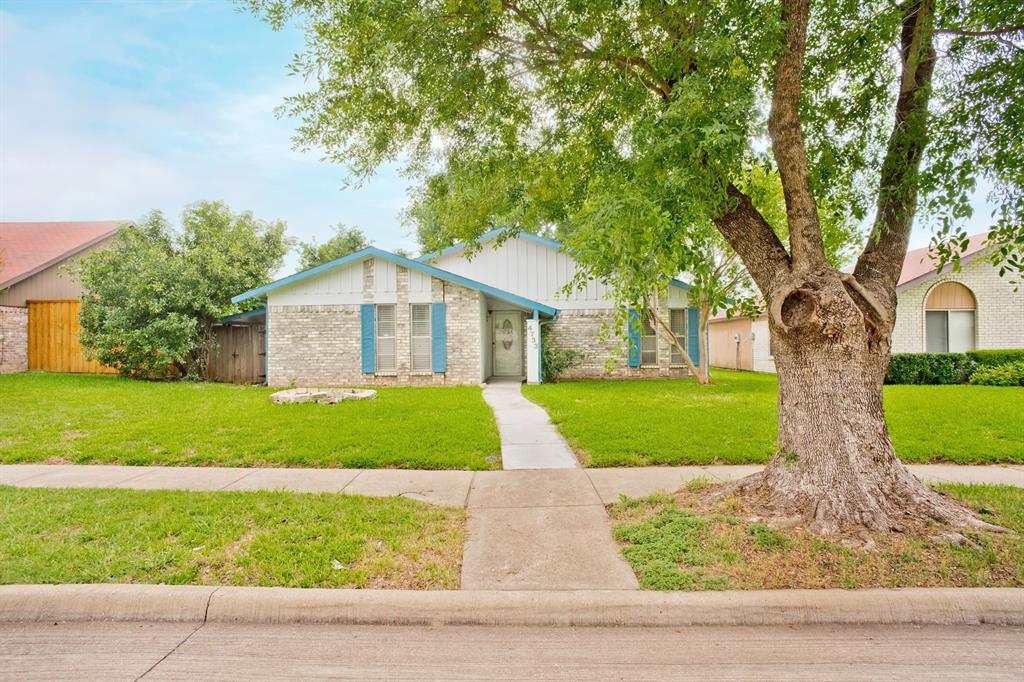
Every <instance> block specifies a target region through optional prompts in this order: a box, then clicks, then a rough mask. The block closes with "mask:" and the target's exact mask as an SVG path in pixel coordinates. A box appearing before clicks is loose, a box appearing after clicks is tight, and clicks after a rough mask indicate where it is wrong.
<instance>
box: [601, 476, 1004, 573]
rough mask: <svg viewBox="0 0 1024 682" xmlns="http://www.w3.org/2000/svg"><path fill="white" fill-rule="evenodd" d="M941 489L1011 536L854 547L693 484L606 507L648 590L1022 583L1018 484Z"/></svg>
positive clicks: (910, 538) (905, 537) (924, 537)
mask: <svg viewBox="0 0 1024 682" xmlns="http://www.w3.org/2000/svg"><path fill="white" fill-rule="evenodd" d="M939 489H940V490H942V491H943V492H945V493H947V494H950V495H953V496H954V497H956V498H958V499H960V500H962V501H963V502H965V503H967V504H969V505H970V506H971V507H973V508H974V509H975V510H977V511H978V512H979V514H980V515H981V517H982V518H983V519H984V520H986V521H988V522H990V523H995V524H998V525H1001V526H1003V527H1005V528H1008V529H1010V530H1011V532H1010V533H1005V534H997V533H984V532H966V533H965V534H966V535H967V536H968V537H969V538H970V539H971V540H972V541H973V543H974V545H973V546H971V545H962V546H954V545H950V544H946V543H941V542H935V541H932V540H929V539H928V537H929V536H930V535H932V534H933V533H932V532H930V531H933V530H934V531H937V530H939V529H938V528H934V529H932V528H928V527H926V526H922V527H921V528H920V529H917V531H916V532H914V533H904V534H898V533H893V534H891V535H889V536H885V537H881V538H879V539H878V540H877V545H876V547H875V548H874V549H870V550H865V549H851V548H848V547H845V546H843V545H842V544H841V543H840V542H838V541H832V540H825V539H822V538H819V537H817V536H814V535H811V534H809V533H806V532H803V531H800V530H774V529H772V528H769V527H768V526H766V525H763V524H759V523H751V522H749V521H748V520H747V518H748V516H747V515H746V514H744V513H743V510H742V509H740V508H739V506H738V504H737V502H736V500H734V499H726V500H722V501H720V502H718V503H715V504H708V503H705V502H704V501H703V498H702V496H701V493H700V491H697V490H694V489H683V490H681V491H680V492H678V493H676V494H675V495H672V496H669V495H656V496H651V497H647V498H642V499H633V498H625V497H624V498H623V499H622V500H621V501H620V502H618V503H617V504H614V505H612V506H611V513H612V518H613V520H614V521H615V529H614V533H615V538H616V539H617V540H618V541H619V542H620V544H621V545H622V553H623V555H624V556H625V557H626V560H627V561H629V563H630V565H631V566H632V567H633V570H634V571H635V572H636V574H637V578H638V579H639V581H640V585H641V587H643V588H645V589H650V590H722V589H740V590H760V589H795V588H808V589H819V588H866V587H939V586H946V587H983V586H984V587H1010V586H1013V587H1020V586H1024V540H1022V538H1021V533H1022V532H1024V489H1021V488H1017V487H1014V486H995V485H961V484H955V485H945V486H941V487H940V488H939ZM961 532H963V531H961Z"/></svg>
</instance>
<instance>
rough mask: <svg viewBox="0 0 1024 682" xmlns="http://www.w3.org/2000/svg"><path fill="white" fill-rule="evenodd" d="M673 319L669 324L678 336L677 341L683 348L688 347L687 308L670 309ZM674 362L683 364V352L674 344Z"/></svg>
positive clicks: (674, 334)
mask: <svg viewBox="0 0 1024 682" xmlns="http://www.w3.org/2000/svg"><path fill="white" fill-rule="evenodd" d="M669 313H670V316H671V318H672V319H671V320H670V321H669V326H670V327H671V328H672V335H673V336H675V337H676V342H677V343H678V344H679V346H680V347H681V348H686V309H685V308H674V309H672V310H670V311H669ZM672 364H673V365H681V364H683V354H682V353H680V352H679V349H678V348H676V347H675V346H672Z"/></svg>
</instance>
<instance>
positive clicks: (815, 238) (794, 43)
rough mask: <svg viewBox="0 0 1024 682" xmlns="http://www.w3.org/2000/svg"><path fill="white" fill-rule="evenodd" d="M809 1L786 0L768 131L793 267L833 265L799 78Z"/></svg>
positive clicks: (805, 43)
mask: <svg viewBox="0 0 1024 682" xmlns="http://www.w3.org/2000/svg"><path fill="white" fill-rule="evenodd" d="M809 13H810V0H783V3H782V20H783V22H785V24H786V32H785V37H784V40H783V48H782V52H781V53H780V54H779V58H778V61H776V64H775V79H774V83H773V89H772V110H771V114H770V116H769V117H768V132H769V134H770V135H771V138H772V153H773V154H774V155H775V162H776V164H777V165H778V167H779V176H780V178H781V179H782V190H783V194H784V195H785V198H786V217H787V221H788V223H789V248H790V251H791V252H792V255H793V269H794V270H798V271H809V270H817V269H820V268H823V267H825V266H827V265H828V260H827V259H826V258H825V247H824V244H823V243H822V237H821V224H820V223H819V221H818V207H817V205H816V204H815V202H814V195H813V194H812V193H811V184H810V171H809V170H808V167H807V149H806V146H805V144H804V133H803V127H802V126H801V124H800V111H799V105H800V89H801V87H800V81H801V78H802V77H803V70H804V56H805V52H806V48H807V21H808V15H809Z"/></svg>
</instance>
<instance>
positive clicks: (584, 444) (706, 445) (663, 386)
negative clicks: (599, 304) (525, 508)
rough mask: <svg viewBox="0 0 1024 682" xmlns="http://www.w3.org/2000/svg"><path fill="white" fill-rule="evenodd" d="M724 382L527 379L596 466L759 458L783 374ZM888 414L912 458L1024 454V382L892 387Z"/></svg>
mask: <svg viewBox="0 0 1024 682" xmlns="http://www.w3.org/2000/svg"><path fill="white" fill-rule="evenodd" d="M713 376H714V379H715V381H716V384H715V385H713V386H699V385H697V384H696V383H695V382H693V381H691V380H689V379H676V380H664V381H571V382H564V383H558V384H542V385H539V386H524V387H523V392H524V394H525V395H526V396H527V397H528V398H529V399H530V400H532V401H534V402H536V403H538V404H539V405H541V406H543V407H544V408H545V409H546V410H547V411H548V413H549V414H550V415H551V419H552V420H553V421H554V422H555V424H557V426H558V429H559V431H561V432H562V434H563V435H564V436H565V437H566V438H567V439H568V441H569V443H570V444H571V445H572V446H573V448H574V449H575V450H576V451H577V452H578V453H580V454H581V457H580V459H581V460H582V461H583V462H585V464H586V465H587V466H595V467H609V466H644V465H652V464H665V465H681V464H716V463H717V464H750V463H758V462H765V461H767V460H768V459H769V458H770V457H771V456H772V454H773V452H774V449H775V438H776V425H777V416H776V400H777V383H776V378H775V375H773V374H756V373H753V372H730V371H725V370H716V371H714V372H713ZM885 406H886V418H887V420H888V423H889V429H890V432H891V434H892V439H893V444H894V445H895V447H896V452H897V454H898V455H899V456H900V457H901V458H902V459H903V460H904V461H906V462H955V463H958V464H992V463H996V462H1016V463H1020V462H1024V389H1021V388H1016V387H1001V386H970V385H963V386H886V387H885Z"/></svg>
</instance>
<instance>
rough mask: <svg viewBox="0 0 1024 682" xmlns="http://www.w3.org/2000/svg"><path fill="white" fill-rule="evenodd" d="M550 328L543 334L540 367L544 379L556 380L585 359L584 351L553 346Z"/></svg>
mask: <svg viewBox="0 0 1024 682" xmlns="http://www.w3.org/2000/svg"><path fill="white" fill-rule="evenodd" d="M547 332H548V330H547V329H546V328H545V329H544V332H543V334H542V335H541V350H540V369H541V375H542V378H543V380H544V381H555V380H557V379H558V377H560V376H561V375H562V374H565V373H566V372H567V371H569V370H570V369H572V368H573V367H575V366H576V365H578V364H579V363H580V361H581V360H583V353H581V352H580V351H578V350H573V349H571V348H553V347H552V344H551V343H549V342H548V333H547Z"/></svg>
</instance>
